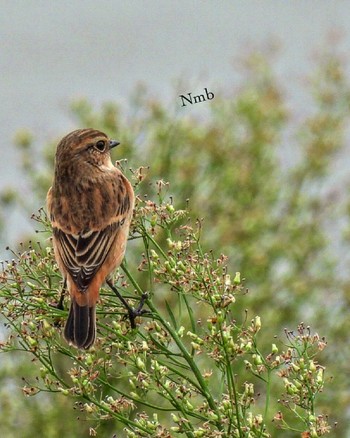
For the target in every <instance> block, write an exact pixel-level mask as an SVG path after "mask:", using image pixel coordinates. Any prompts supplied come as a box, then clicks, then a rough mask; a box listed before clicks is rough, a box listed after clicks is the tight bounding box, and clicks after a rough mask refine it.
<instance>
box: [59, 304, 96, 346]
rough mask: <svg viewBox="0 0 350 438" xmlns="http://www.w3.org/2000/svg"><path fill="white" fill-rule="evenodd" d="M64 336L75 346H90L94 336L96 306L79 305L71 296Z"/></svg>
mask: <svg viewBox="0 0 350 438" xmlns="http://www.w3.org/2000/svg"><path fill="white" fill-rule="evenodd" d="M64 337H65V338H66V340H67V341H68V342H69V343H70V344H73V345H75V346H76V347H77V348H85V349H88V348H90V347H91V345H92V344H93V343H94V342H95V337H96V306H95V305H88V304H86V305H83V306H82V305H79V304H78V303H77V301H76V299H75V298H74V297H72V301H71V305H70V309H69V315H68V319H67V322H66V326H65V328H64Z"/></svg>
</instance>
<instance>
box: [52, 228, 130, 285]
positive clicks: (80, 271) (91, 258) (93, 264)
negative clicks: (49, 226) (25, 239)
mask: <svg viewBox="0 0 350 438" xmlns="http://www.w3.org/2000/svg"><path fill="white" fill-rule="evenodd" d="M123 223H124V221H123V220H122V221H120V220H118V221H115V222H113V223H111V224H110V225H108V226H107V227H105V228H104V229H102V230H98V231H87V232H83V233H80V234H69V233H66V232H64V231H62V230H61V229H60V228H57V227H54V228H53V234H54V238H55V242H56V247H57V251H58V253H59V255H60V258H61V260H62V263H63V264H64V266H65V268H66V269H67V271H68V272H69V274H70V275H71V277H72V279H73V281H74V283H75V284H76V285H77V287H78V288H79V290H80V291H81V292H84V291H86V289H87V288H88V287H89V284H90V283H91V281H92V279H93V277H94V275H95V274H96V272H97V271H98V270H99V268H100V267H101V266H102V264H103V262H104V261H105V260H106V257H107V255H108V254H109V251H110V249H111V247H112V245H113V243H114V241H115V239H116V237H117V235H118V232H119V231H120V227H121V225H123Z"/></svg>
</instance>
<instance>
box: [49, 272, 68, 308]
mask: <svg viewBox="0 0 350 438" xmlns="http://www.w3.org/2000/svg"><path fill="white" fill-rule="evenodd" d="M66 291H67V280H66V279H64V282H63V286H62V289H61V293H60V299H59V301H58V303H57V304H50V306H51V307H54V308H55V309H59V310H64V308H63V300H64V296H65V294H66Z"/></svg>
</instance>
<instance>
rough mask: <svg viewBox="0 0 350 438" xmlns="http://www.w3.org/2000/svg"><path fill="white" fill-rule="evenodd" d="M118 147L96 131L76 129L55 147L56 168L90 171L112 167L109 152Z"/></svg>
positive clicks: (117, 143)
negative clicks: (74, 168)
mask: <svg viewBox="0 0 350 438" xmlns="http://www.w3.org/2000/svg"><path fill="white" fill-rule="evenodd" d="M118 145H119V142H118V141H115V140H111V139H109V138H108V137H107V135H106V134H104V133H103V132H101V131H97V130H96V129H91V128H88V129H77V130H76V131H73V132H71V133H69V134H68V135H66V136H65V137H63V138H62V140H61V141H60V142H59V144H58V146H57V151H56V167H57V166H64V167H66V166H68V167H71V166H74V167H75V166H77V167H81V168H85V169H86V170H88V169H89V167H91V171H92V172H93V171H94V169H96V168H98V169H100V170H103V169H106V168H110V167H111V166H112V163H111V156H110V150H111V149H112V148H114V147H116V146H118Z"/></svg>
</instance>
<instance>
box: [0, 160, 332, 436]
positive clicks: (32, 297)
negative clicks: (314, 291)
mask: <svg viewBox="0 0 350 438" xmlns="http://www.w3.org/2000/svg"><path fill="white" fill-rule="evenodd" d="M122 164H123V163H119V165H120V166H122ZM124 171H125V169H124ZM145 174H146V169H145V168H139V169H137V170H134V171H131V175H132V177H133V179H134V183H135V184H134V186H135V190H136V192H137V193H138V196H137V202H136V207H135V212H134V218H133V223H132V227H131V236H130V242H129V247H130V246H134V250H135V251H134V252H133V254H137V256H136V257H138V259H136V258H135V260H134V259H133V260H130V259H129V260H125V261H124V262H123V264H122V266H121V268H120V269H119V271H118V272H117V273H116V275H115V283H116V285H117V287H118V288H119V290H120V291H121V292H122V294H123V295H124V297H126V299H127V300H128V301H129V302H130V304H132V305H137V302H138V300H139V299H140V297H141V296H142V294H143V293H144V292H145V291H146V290H147V293H148V298H147V300H146V306H145V308H147V310H148V312H147V313H146V314H144V315H143V316H142V318H139V320H138V324H137V328H136V329H134V330H133V329H131V327H130V323H129V321H128V320H127V319H126V318H125V310H124V309H123V307H122V305H121V303H120V302H118V300H117V298H116V297H115V295H114V294H113V293H112V292H110V291H109V290H107V289H103V290H102V291H101V300H100V303H99V305H98V309H97V327H98V333H97V340H96V343H95V345H94V347H93V348H91V349H90V350H87V351H86V350H77V349H75V348H73V347H70V346H69V345H67V344H66V342H65V341H64V340H63V339H62V333H61V332H62V326H63V324H64V321H65V319H66V317H67V309H65V310H60V309H58V308H57V307H55V303H57V302H58V299H59V293H60V290H61V288H62V278H61V276H60V273H59V271H58V268H57V265H56V263H55V260H54V256H53V249H52V247H51V245H50V243H49V242H48V240H45V243H39V242H37V243H35V244H34V243H32V244H31V245H30V247H29V249H28V250H24V249H23V248H22V249H20V251H19V252H18V251H13V252H12V257H13V259H12V260H8V261H6V262H4V266H3V272H2V274H1V288H0V299H1V301H0V306H1V312H2V314H3V316H4V318H5V319H6V327H7V329H8V338H7V340H6V341H4V342H3V343H2V344H1V351H2V352H4V353H5V352H13V351H21V352H25V353H28V354H29V357H30V358H31V360H32V362H33V367H35V368H36V370H37V377H36V378H35V379H34V380H29V379H27V378H26V376H24V377H23V380H24V383H23V393H24V394H25V395H27V396H33V395H36V394H38V393H45V392H49V393H55V394H56V395H57V397H68V398H70V399H71V400H72V405H73V402H74V406H75V409H77V410H78V411H79V413H80V414H79V416H80V417H81V418H82V419H86V420H87V421H88V422H89V425H90V428H89V434H90V435H91V436H95V435H99V427H100V425H101V424H103V423H105V422H110V423H111V424H112V425H113V426H112V427H113V429H114V431H115V436H125V437H127V438H139V437H190V438H196V437H206V438H214V437H226V438H229V437H239V438H243V437H244V438H248V437H249V438H253V437H270V436H273V435H274V434H276V430H277V429H284V430H285V431H292V432H293V433H296V432H297V433H298V435H301V434H304V435H302V436H310V437H314V436H321V435H324V434H326V433H328V432H329V431H330V425H329V423H328V419H327V417H326V416H323V415H322V412H319V411H318V409H317V400H318V396H319V394H320V393H321V392H322V390H323V387H324V384H325V378H326V377H325V376H326V370H325V368H324V367H323V366H322V365H321V364H320V363H319V359H318V355H319V353H320V352H321V351H322V350H323V349H324V348H325V346H326V342H325V340H324V339H323V338H320V337H319V336H318V335H317V334H312V333H311V330H310V328H309V327H306V326H305V325H304V324H300V325H299V327H298V328H297V330H296V331H295V332H294V331H286V333H285V336H284V337H281V339H280V338H279V337H278V336H277V337H276V338H274V339H272V340H271V348H270V349H269V351H264V352H263V351H262V349H261V347H260V344H261V341H260V339H261V336H263V334H262V333H263V330H264V327H263V323H262V321H263V315H262V318H260V316H258V315H254V314H253V315H252V314H250V311H249V309H248V310H246V311H245V312H243V314H239V313H238V312H237V311H236V307H235V306H236V302H237V301H238V300H240V301H241V302H244V299H245V295H246V294H247V289H246V287H245V286H244V279H243V278H242V277H241V274H240V273H239V272H236V273H233V274H231V273H230V272H229V271H228V259H227V257H226V256H225V255H223V254H220V253H219V252H217V249H215V251H214V250H210V251H206V250H205V249H204V248H203V247H202V245H201V234H202V232H203V229H204V228H205V225H204V224H203V221H202V220H196V221H191V220H189V219H188V217H189V215H188V212H187V210H181V209H178V208H177V207H176V204H175V201H174V199H173V198H172V196H171V194H170V188H169V184H168V183H165V182H163V181H161V180H160V181H157V182H156V183H155V184H151V185H149V186H148V187H149V192H150V195H147V194H146V193H145V190H146V188H145V187H146V184H144V179H145ZM34 219H35V220H36V221H37V222H38V223H39V224H40V228H41V229H40V231H41V232H44V233H47V236H49V235H50V225H49V221H48V219H47V217H46V214H45V211H44V210H42V209H41V210H40V211H39V213H38V215H35V216H34ZM134 257H135V256H134ZM67 307H68V300H67V303H66V308H67ZM263 345H264V347H263V348H264V349H265V346H266V339H265V340H264V343H263ZM272 386H274V387H276V386H277V387H279V388H280V393H281V397H280V400H279V401H278V403H279V410H278V411H276V410H275V409H274V408H275V406H276V403H277V400H272V399H271V388H272ZM275 393H276V391H274V394H275ZM276 428H277V429H276ZM121 434H123V435H121ZM306 434H308V435H306Z"/></svg>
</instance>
